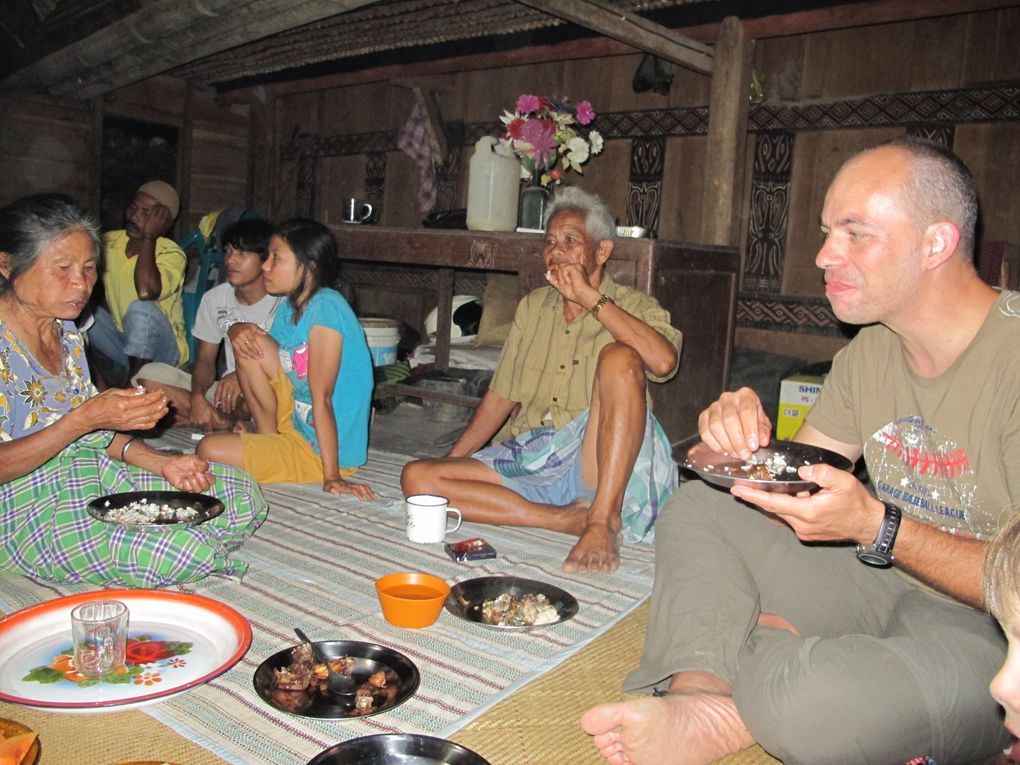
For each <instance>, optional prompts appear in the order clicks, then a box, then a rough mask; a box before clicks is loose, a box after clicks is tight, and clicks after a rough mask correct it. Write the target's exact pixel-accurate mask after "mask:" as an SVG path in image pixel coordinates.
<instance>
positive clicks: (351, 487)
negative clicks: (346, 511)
mask: <svg viewBox="0 0 1020 765" xmlns="http://www.w3.org/2000/svg"><path fill="white" fill-rule="evenodd" d="M322 490H323V491H325V492H327V493H329V494H353V495H354V496H355V497H357V498H358V499H375V492H374V491H372V488H371V487H370V486H369V485H368V484H364V483H352V482H351V481H345V480H344V479H343V478H329V479H327V480H325V481H323V483H322Z"/></svg>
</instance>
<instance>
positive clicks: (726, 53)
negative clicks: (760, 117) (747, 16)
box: [699, 16, 753, 247]
mask: <svg viewBox="0 0 1020 765" xmlns="http://www.w3.org/2000/svg"><path fill="white" fill-rule="evenodd" d="M752 49H753V45H752V42H751V41H750V40H747V39H745V37H744V29H743V27H742V26H741V24H740V20H739V19H738V18H736V17H735V16H727V17H726V18H725V19H723V22H722V25H721V26H720V28H719V36H718V37H717V38H716V41H715V53H714V56H713V62H714V66H713V70H712V91H711V97H710V99H709V112H708V145H707V147H706V150H705V168H706V169H707V178H706V179H705V180H706V183H705V190H704V204H703V205H702V208H701V209H702V210H704V217H703V218H702V221H701V237H700V239H699V241H700V242H701V243H702V244H717V245H724V246H729V247H733V246H736V245H738V244H739V242H738V240H739V237H740V203H741V200H742V198H743V193H742V192H743V181H744V141H745V140H746V138H747V109H748V94H749V92H750V91H749V88H750V83H751V64H752V55H751V54H752Z"/></svg>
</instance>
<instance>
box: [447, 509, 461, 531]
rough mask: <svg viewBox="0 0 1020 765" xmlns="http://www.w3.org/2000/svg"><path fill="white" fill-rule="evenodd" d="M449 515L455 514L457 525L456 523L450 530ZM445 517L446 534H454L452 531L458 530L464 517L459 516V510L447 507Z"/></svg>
mask: <svg viewBox="0 0 1020 765" xmlns="http://www.w3.org/2000/svg"><path fill="white" fill-rule="evenodd" d="M450 513H456V514H457V523H456V525H455V526H454V527H453V528H452V529H451V528H450V518H449V515H450ZM446 515H447V518H446V533H447V534H450V533H452V532H454V531H456V530H457V529H459V528H460V524H461V523H462V522H463V521H464V516H463V515H461V514H460V510H458V509H457V508H455V507H448V508H446Z"/></svg>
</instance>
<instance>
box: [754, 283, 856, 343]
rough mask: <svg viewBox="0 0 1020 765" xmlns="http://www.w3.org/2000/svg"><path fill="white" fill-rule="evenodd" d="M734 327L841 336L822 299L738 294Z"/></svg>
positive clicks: (827, 303) (829, 310) (838, 325)
mask: <svg viewBox="0 0 1020 765" xmlns="http://www.w3.org/2000/svg"><path fill="white" fill-rule="evenodd" d="M737 326H739V327H750V328H753V329H768V330H773V331H780V332H799V333H806V334H812V335H828V336H832V337H842V336H844V335H845V333H844V332H843V331H842V330H841V329H840V324H839V321H838V320H837V319H836V315H835V314H834V313H833V312H832V308H831V307H830V306H829V301H827V300H826V299H825V298H812V297H784V296H782V295H762V294H755V293H753V292H745V293H741V295H740V299H739V300H738V301H737Z"/></svg>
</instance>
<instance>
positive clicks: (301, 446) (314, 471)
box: [241, 368, 358, 483]
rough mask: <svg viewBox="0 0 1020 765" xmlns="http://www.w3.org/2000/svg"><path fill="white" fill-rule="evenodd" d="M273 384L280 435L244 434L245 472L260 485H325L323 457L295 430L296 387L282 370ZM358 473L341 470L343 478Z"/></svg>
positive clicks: (242, 444)
mask: <svg viewBox="0 0 1020 765" xmlns="http://www.w3.org/2000/svg"><path fill="white" fill-rule="evenodd" d="M269 384H270V385H271V386H272V388H273V393H274V394H275V395H276V412H277V421H276V430H277V431H278V432H276V433H242V434H241V456H242V458H243V460H244V469H245V471H246V472H247V473H248V474H249V475H251V476H252V477H253V478H254V479H255V480H256V481H258V482H259V483H322V458H320V457H319V455H318V454H316V453H315V451H314V450H313V449H312V445H311V444H310V443H308V442H307V441H306V440H305V439H304V436H302V435H301V434H300V433H298V432H297V429H296V428H295V427H294V422H293V420H292V417H293V415H294V395H293V393H292V391H293V387H292V386H291V384H290V380H289V379H288V378H287V375H286V373H285V372H284V371H283V369H282V368H279V369H277V370H276V376H275V377H273V379H272V380H270V382H269ZM357 472H358V469H357V468H341V469H340V477H341V478H348V477H350V476H352V475H354V474H355V473H357Z"/></svg>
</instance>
